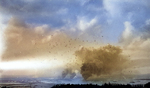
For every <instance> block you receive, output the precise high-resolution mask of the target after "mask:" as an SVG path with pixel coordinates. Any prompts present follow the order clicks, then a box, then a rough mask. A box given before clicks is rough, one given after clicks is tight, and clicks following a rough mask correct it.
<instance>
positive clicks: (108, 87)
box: [52, 83, 150, 88]
mask: <svg viewBox="0 0 150 88" xmlns="http://www.w3.org/2000/svg"><path fill="white" fill-rule="evenodd" d="M52 88H150V83H147V84H145V85H142V84H137V85H130V84H126V85H125V84H110V83H108V84H107V83H105V84H103V85H97V84H57V85H54V86H53V87H52Z"/></svg>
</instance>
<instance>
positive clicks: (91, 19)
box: [0, 0, 150, 75]
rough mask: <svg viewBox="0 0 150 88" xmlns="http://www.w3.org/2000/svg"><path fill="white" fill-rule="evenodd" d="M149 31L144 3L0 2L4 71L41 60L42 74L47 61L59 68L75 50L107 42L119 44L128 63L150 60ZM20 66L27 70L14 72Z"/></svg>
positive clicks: (149, 20) (89, 0)
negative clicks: (20, 64) (128, 59)
mask: <svg viewBox="0 0 150 88" xmlns="http://www.w3.org/2000/svg"><path fill="white" fill-rule="evenodd" d="M149 33H150V1H149V0H44V1H43V0H19V1H18V0H1V1H0V58H1V63H3V64H2V65H1V69H5V70H8V69H9V68H10V69H11V70H12V69H18V66H17V65H16V66H14V68H13V67H12V65H11V64H12V63H14V61H16V63H22V62H23V63H24V64H26V63H27V62H26V61H29V60H31V62H34V61H37V64H38V63H39V67H37V68H40V65H41V64H40V63H41V61H43V63H44V64H47V65H46V66H45V65H44V66H43V65H42V66H43V67H44V68H45V69H46V70H47V69H50V68H49V65H50V64H49V63H47V60H49V62H53V60H54V62H55V59H57V60H58V61H59V62H61V64H60V65H59V66H56V65H55V64H54V65H53V66H54V67H56V68H61V67H62V66H64V65H65V64H66V63H67V64H68V63H70V64H72V63H74V61H75V60H76V59H74V58H75V55H74V52H75V51H76V50H79V49H81V48H83V47H95V48H97V47H99V46H104V45H107V44H111V45H114V46H120V47H121V49H123V53H124V54H125V55H127V56H130V59H132V60H137V59H148V60H150V59H149V57H150V55H149V53H148V52H149V51H150V48H149V44H150V35H149ZM49 42H50V43H49ZM65 47H67V48H65ZM48 58H50V59H48ZM70 58H72V59H71V60H70ZM68 59H69V60H68ZM24 60H25V61H24ZM7 61H9V62H8V63H7ZM38 61H39V62H38ZM70 61H71V62H70ZM77 62H78V59H77ZM79 62H80V60H79ZM9 63H10V64H9ZM143 63H144V62H143ZM8 64H9V65H10V66H9V65H8ZM29 64H30V63H29ZM79 64H81V63H79ZM18 65H19V64H18ZM74 65H75V64H73V66H74ZM31 66H32V65H31ZM32 67H33V68H36V66H32ZM147 67H149V66H147ZM24 68H29V67H26V66H25V67H23V66H22V68H20V69H24ZM77 69H79V67H78V66H76V65H75V70H77ZM148 69H149V68H148ZM140 72H141V74H147V73H149V72H146V73H142V70H140ZM4 73H7V71H6V72H4ZM57 73H59V72H57ZM15 74H17V72H16V73H15ZM18 74H20V73H18ZM28 74H30V75H31V74H32V72H31V73H30V72H29V73H28ZM42 74H44V73H41V74H39V75H42Z"/></svg>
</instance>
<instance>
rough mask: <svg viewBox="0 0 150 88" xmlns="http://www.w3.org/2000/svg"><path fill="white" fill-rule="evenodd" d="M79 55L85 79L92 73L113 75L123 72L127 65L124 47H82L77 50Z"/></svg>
mask: <svg viewBox="0 0 150 88" xmlns="http://www.w3.org/2000/svg"><path fill="white" fill-rule="evenodd" d="M76 55H77V57H78V58H79V59H80V60H82V66H81V74H82V76H83V78H84V79H85V80H88V78H89V77H92V75H97V76H102V75H112V74H114V73H117V72H121V71H122V70H123V69H125V68H126V66H127V64H126V63H127V61H128V59H126V57H125V56H123V55H122V49H120V48H119V47H117V46H113V45H106V46H104V47H100V48H97V49H87V48H84V47H82V48H81V49H80V50H78V51H76Z"/></svg>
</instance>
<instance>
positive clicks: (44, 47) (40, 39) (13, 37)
mask: <svg viewBox="0 0 150 88" xmlns="http://www.w3.org/2000/svg"><path fill="white" fill-rule="evenodd" d="M4 34H5V35H4V38H5V47H6V49H5V50H4V52H3V55H2V60H3V61H6V60H18V59H22V58H25V57H28V58H34V57H36V56H41V55H43V56H49V55H51V56H54V57H55V56H60V57H65V58H66V57H67V58H69V59H70V58H71V55H72V54H73V52H74V50H76V49H78V48H79V47H80V46H79V45H81V44H82V43H81V42H79V39H73V38H71V37H70V36H68V35H67V34H66V33H65V32H63V31H60V30H57V29H51V28H50V27H49V26H47V25H41V26H38V25H31V24H28V23H25V22H24V21H22V20H20V19H17V18H12V19H10V21H9V22H8V26H7V28H6V30H5V33H4ZM58 51H59V52H58Z"/></svg>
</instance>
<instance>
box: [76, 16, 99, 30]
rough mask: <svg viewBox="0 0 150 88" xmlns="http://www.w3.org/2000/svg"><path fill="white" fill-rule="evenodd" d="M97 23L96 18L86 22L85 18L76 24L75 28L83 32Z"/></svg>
mask: <svg viewBox="0 0 150 88" xmlns="http://www.w3.org/2000/svg"><path fill="white" fill-rule="evenodd" d="M96 23H97V20H96V18H93V19H91V20H90V21H87V20H86V19H85V18H81V19H79V20H78V22H77V28H78V29H79V30H81V31H85V30H87V29H89V28H92V27H93V26H94V25H95V24H96Z"/></svg>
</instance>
